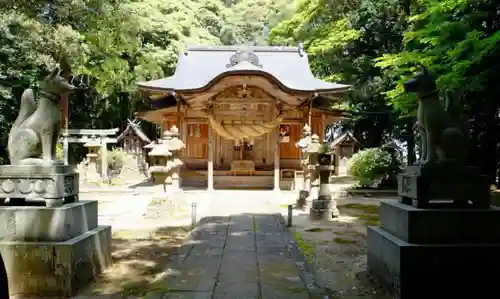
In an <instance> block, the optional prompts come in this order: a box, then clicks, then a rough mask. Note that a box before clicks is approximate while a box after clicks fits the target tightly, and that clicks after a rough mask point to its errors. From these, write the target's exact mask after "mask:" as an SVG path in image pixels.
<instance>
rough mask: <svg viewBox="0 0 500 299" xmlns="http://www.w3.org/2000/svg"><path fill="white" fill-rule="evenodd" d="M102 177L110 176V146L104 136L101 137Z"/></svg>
mask: <svg viewBox="0 0 500 299" xmlns="http://www.w3.org/2000/svg"><path fill="white" fill-rule="evenodd" d="M101 177H102V178H103V179H106V178H107V177H108V147H107V143H106V140H104V138H101Z"/></svg>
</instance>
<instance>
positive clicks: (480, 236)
mask: <svg viewBox="0 0 500 299" xmlns="http://www.w3.org/2000/svg"><path fill="white" fill-rule="evenodd" d="M367 247H368V248H367V249H368V250H367V251H368V271H369V272H370V274H371V275H373V276H374V277H375V278H377V279H378V281H379V282H381V283H382V284H383V285H384V286H385V287H386V288H387V289H389V291H390V292H392V293H393V294H394V295H395V297H396V298H401V299H414V298H415V299H417V298H419V299H420V298H461V297H470V298H493V297H494V296H496V295H497V294H498V291H499V287H498V281H500V272H499V271H498V268H499V267H500V255H499V254H498V252H499V250H500V209H497V208H489V209H478V208H462V209H456V208H449V205H445V206H444V207H443V206H442V205H440V204H432V203H431V204H430V205H429V206H428V208H427V209H420V208H415V207H413V206H410V205H406V204H402V203H397V202H382V203H381V205H380V227H369V228H368V236H367ZM467 295H469V296H467Z"/></svg>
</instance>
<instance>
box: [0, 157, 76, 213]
mask: <svg viewBox="0 0 500 299" xmlns="http://www.w3.org/2000/svg"><path fill="white" fill-rule="evenodd" d="M78 192H79V174H78V173H77V172H76V171H74V170H73V168H72V167H71V166H68V165H53V166H31V165H2V166H0V199H3V200H0V206H1V205H25V204H26V203H27V202H40V203H45V205H46V206H48V207H55V206H60V205H62V204H63V203H71V202H77V201H78Z"/></svg>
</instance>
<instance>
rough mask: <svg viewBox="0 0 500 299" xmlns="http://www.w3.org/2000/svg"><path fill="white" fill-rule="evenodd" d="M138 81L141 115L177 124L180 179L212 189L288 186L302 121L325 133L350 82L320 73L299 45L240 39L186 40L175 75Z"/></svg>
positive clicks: (165, 124)
mask: <svg viewBox="0 0 500 299" xmlns="http://www.w3.org/2000/svg"><path fill="white" fill-rule="evenodd" d="M138 85H139V89H140V90H141V92H142V93H143V94H145V95H146V96H147V97H149V99H150V100H151V107H152V110H150V111H144V112H139V113H137V117H138V118H140V119H143V120H146V121H149V122H152V123H155V124H157V125H160V126H162V129H167V128H170V127H171V126H172V125H173V124H175V125H176V126H177V127H178V128H179V129H180V133H181V136H182V139H183V141H184V143H185V144H186V148H185V149H184V151H183V152H182V160H183V162H184V168H183V171H182V173H181V177H182V182H183V185H199V186H200V187H201V186H207V187H208V189H209V190H212V189H213V188H214V186H215V187H216V188H223V187H229V186H232V187H246V188H248V187H273V188H274V189H275V190H279V189H280V186H281V187H283V188H288V187H287V182H290V181H291V180H293V178H290V177H288V176H287V175H285V174H289V173H293V172H294V170H299V169H300V154H301V153H300V151H299V149H298V148H297V147H296V145H295V143H296V142H297V141H298V140H299V139H300V135H301V131H302V128H303V126H304V125H305V124H306V123H307V124H309V125H310V127H311V128H312V132H313V133H315V134H318V135H319V137H320V138H321V139H323V138H324V134H325V126H326V125H327V124H330V123H334V122H337V121H339V120H340V119H343V118H346V115H345V113H344V112H342V111H339V110H332V109H331V105H332V102H335V101H340V100H341V98H342V94H343V93H344V92H345V91H346V90H347V89H348V88H349V87H350V86H349V85H343V84H337V83H330V82H325V81H322V80H320V79H317V78H315V77H314V75H313V74H312V72H311V69H310V66H309V62H308V58H307V54H306V53H305V52H304V50H303V49H302V47H236V46H203V47H192V48H187V49H186V50H185V51H184V52H183V53H181V54H180V55H179V60H178V63H177V67H176V70H175V73H174V74H173V76H171V77H168V78H164V79H159V80H152V81H148V82H141V83H139V84H138Z"/></svg>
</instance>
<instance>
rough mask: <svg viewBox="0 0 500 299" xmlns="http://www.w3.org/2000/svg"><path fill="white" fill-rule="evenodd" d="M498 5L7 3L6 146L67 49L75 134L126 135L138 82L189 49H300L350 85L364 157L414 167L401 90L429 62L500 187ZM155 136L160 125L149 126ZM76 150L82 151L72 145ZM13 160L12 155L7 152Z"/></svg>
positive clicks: (276, 0)
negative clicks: (24, 105) (387, 155)
mask: <svg viewBox="0 0 500 299" xmlns="http://www.w3.org/2000/svg"><path fill="white" fill-rule="evenodd" d="M499 26H500V0H483V1H477V0H475V1H473V0H413V1H410V0H335V1H332V0H296V1H295V2H294V1H287V0H255V1H250V0H203V1H201V0H185V1H174V0H120V1H117V0H51V1H48V0H38V1H33V0H15V1H14V0H10V1H9V0H4V1H2V6H1V7H0V117H1V118H2V119H1V121H0V134H1V135H0V136H1V138H2V140H1V143H2V144H4V145H5V141H6V136H7V134H8V128H9V127H10V124H11V123H12V121H13V120H14V118H15V117H16V113H17V109H13V108H15V107H17V106H18V105H19V98H20V95H21V93H22V90H23V89H24V88H26V87H28V86H33V87H35V88H36V84H37V81H38V80H39V79H40V78H41V77H42V76H43V75H44V74H45V73H46V72H47V71H48V69H50V68H51V67H53V66H54V65H55V57H56V56H57V53H58V52H59V50H60V49H61V48H64V49H66V51H67V52H68V53H69V54H70V57H71V58H72V61H71V64H72V69H73V72H74V75H75V76H76V78H75V80H76V83H77V84H79V83H80V82H81V84H85V85H89V86H90V87H91V88H90V90H88V91H87V92H85V93H83V92H80V93H77V94H75V95H73V96H71V98H70V124H69V126H70V127H71V128H112V127H122V126H123V125H124V124H125V120H126V118H130V117H133V113H134V112H135V111H138V110H141V109H144V108H147V103H146V102H145V101H144V99H143V98H142V97H141V96H140V95H139V94H138V92H137V89H136V88H135V83H136V82H137V81H141V80H148V79H151V78H158V77H162V76H167V75H170V74H171V73H172V72H173V69H174V67H175V64H176V59H177V53H178V52H179V51H181V50H182V48H184V47H185V46H186V45H190V44H239V43H246V44H258V45H265V44H274V45H297V44H298V42H299V41H302V42H303V44H304V47H305V49H306V51H307V52H308V53H309V55H310V57H309V59H310V62H311V65H312V68H313V71H314V73H315V74H316V75H317V76H319V77H322V78H324V79H327V80H333V81H341V82H345V83H348V84H352V85H353V86H354V87H353V91H352V92H350V93H349V94H348V95H347V96H346V97H345V103H343V104H344V105H343V106H346V107H347V108H348V109H349V111H350V112H351V113H352V115H353V118H352V119H351V120H350V121H346V122H345V123H343V124H342V125H343V126H344V127H345V128H349V129H351V130H353V132H354V134H355V135H356V136H357V138H358V139H359V140H360V141H361V142H362V143H363V145H364V146H366V147H377V146H380V145H383V144H385V143H387V142H389V141H390V140H391V139H393V138H396V139H400V140H405V141H407V145H408V151H409V159H410V161H411V160H413V159H414V152H415V151H414V131H413V125H414V121H415V108H416V104H417V103H416V100H415V98H414V97H412V96H409V95H406V94H404V93H403V92H402V89H401V82H403V81H404V80H405V79H407V78H408V77H410V76H411V75H412V74H413V73H414V72H415V71H416V70H417V62H421V63H425V64H427V65H428V66H429V67H430V69H431V71H432V72H433V73H434V74H435V75H436V77H437V80H438V86H439V88H440V89H441V91H443V92H444V91H451V92H453V94H454V95H455V96H456V97H458V98H460V99H461V101H462V106H463V110H464V111H463V112H464V114H465V117H466V119H467V121H468V122H467V125H468V127H469V131H470V135H471V144H472V145H473V146H472V147H471V149H472V151H471V156H470V162H471V163H474V164H479V165H481V167H482V168H483V169H484V171H485V172H486V173H488V174H489V176H490V177H491V181H492V183H493V182H494V181H495V177H496V172H497V169H498V167H497V164H498V160H499V159H498V154H499V134H500V126H499V105H500V101H499V100H498V99H497V97H498V94H500V93H499V91H498V89H499V88H500V85H499V84H498V82H499V81H500V80H499V74H500V68H499V64H500V63H499V61H498V59H495V58H496V57H499V56H500V55H499V54H500V42H499V39H500V33H499V30H498V29H499ZM144 127H145V129H146V131H147V133H148V134H149V135H150V136H151V137H153V136H152V135H154V134H155V130H154V128H153V126H150V125H148V124H144ZM71 148H72V149H75V148H77V147H76V146H74V145H71ZM1 155H2V156H3V157H5V151H2V152H1Z"/></svg>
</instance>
